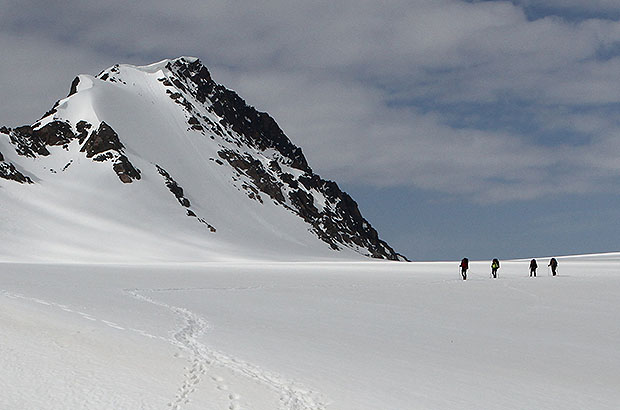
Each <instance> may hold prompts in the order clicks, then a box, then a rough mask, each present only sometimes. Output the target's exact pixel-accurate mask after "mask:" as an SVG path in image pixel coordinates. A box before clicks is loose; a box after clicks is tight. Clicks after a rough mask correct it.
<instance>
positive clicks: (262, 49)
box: [0, 0, 620, 202]
mask: <svg viewBox="0 0 620 410" xmlns="http://www.w3.org/2000/svg"><path fill="white" fill-rule="evenodd" d="M533 3H534V2H530V1H526V0H523V1H513V2H509V1H480V2H470V1H458V0H432V1H431V0H413V1H402V0H387V1H382V2H378V1H368V0H356V1H351V0H341V1H338V2H331V1H321V0H319V1H316V2H303V1H283V0H273V1H251V2H250V1H235V2H231V1H213V0H209V1H196V0H189V1H183V2H177V3H170V2H164V1H161V0H154V1H150V2H132V3H127V2H122V1H118V0H112V1H108V2H91V1H65V2H62V3H59V4H56V5H55V6H54V7H50V6H49V2H43V1H36V0H30V1H23V2H19V3H10V2H9V3H5V4H2V10H3V13H2V15H0V34H1V35H2V37H1V39H0V45H2V50H3V51H4V56H5V58H3V59H2V60H1V61H0V69H2V72H3V74H4V75H5V76H6V77H9V78H12V79H14V81H10V82H6V83H5V84H3V85H2V88H1V89H0V91H1V93H2V96H3V98H4V99H7V98H8V99H9V100H10V101H11V102H12V103H11V104H10V106H6V107H3V109H2V110H1V111H0V123H2V124H8V125H18V124H19V123H22V122H31V121H34V119H36V118H35V117H37V118H38V116H40V115H41V114H42V113H43V112H45V111H46V110H47V109H48V108H49V105H51V104H52V103H53V101H54V100H55V99H57V98H60V97H62V96H64V95H65V94H66V90H67V88H68V86H69V84H70V81H71V79H72V78H73V76H75V75H76V74H78V73H81V72H87V73H93V74H96V73H97V72H98V71H100V70H101V69H103V68H105V67H107V66H109V65H112V64H114V63H117V62H128V63H132V64H146V63H150V62H153V61H156V60H158V59H161V58H166V57H176V56H179V55H196V56H198V57H200V58H201V59H202V60H203V62H205V64H206V65H207V66H208V67H209V68H210V69H211V71H212V72H213V74H214V77H215V79H216V80H217V81H219V82H221V83H223V84H225V85H227V86H228V87H230V88H234V89H236V90H237V91H238V92H239V93H240V94H241V96H242V97H244V98H246V99H247V100H248V102H249V103H250V104H252V105H255V106H256V107H258V108H259V109H261V110H265V111H268V112H269V113H270V114H272V115H273V116H274V117H275V118H276V120H277V121H278V123H280V124H281V126H282V127H283V128H284V130H285V132H286V133H287V134H288V135H289V136H290V137H291V139H292V140H293V141H294V142H295V143H297V144H298V145H301V146H302V147H303V148H304V151H305V153H306V155H307V156H308V157H309V161H310V163H311V164H313V166H314V167H315V169H316V170H317V171H318V172H319V173H321V174H322V175H324V176H326V177H328V178H333V179H336V180H339V181H345V182H347V183H354V184H370V185H373V186H379V187H381V186H395V187H399V186H400V187H405V188H414V189H423V190H434V191H438V192H443V193H447V194H450V195H455V196H458V197H465V198H470V199H472V200H474V201H481V202H497V201H508V200H514V199H521V200H529V199H535V198H540V197H542V196H547V195H562V194H588V193H595V192H608V193H617V192H618V187H619V186H620V184H619V183H620V178H619V176H620V173H619V171H620V169H619V168H620V161H618V156H619V154H620V142H618V140H619V138H618V135H619V133H620V124H619V122H620V121H619V119H618V115H617V112H618V107H620V23H619V22H618V21H617V19H614V18H613V13H614V12H620V6H617V5H616V4H615V2H611V1H605V0H599V1H591V2H582V1H577V0H572V1H568V2H566V1H562V2H560V1H557V2H556V1H551V2H547V3H546V7H547V9H548V10H552V12H547V13H545V14H544V15H541V16H540V18H532V15H531V13H530V12H528V8H529V7H533V6H534V5H533ZM554 10H555V11H554ZM564 12H567V13H568V12H570V13H571V14H570V16H568V15H564V14H563V13H564ZM580 12H583V13H586V14H584V18H582V19H575V15H576V13H580ZM587 13H590V14H587ZM606 13H610V16H612V17H609V18H606V17H605V15H606ZM591 15H596V16H597V17H595V18H592V17H589V16H591ZM569 17H570V18H569ZM16 121H17V122H16Z"/></svg>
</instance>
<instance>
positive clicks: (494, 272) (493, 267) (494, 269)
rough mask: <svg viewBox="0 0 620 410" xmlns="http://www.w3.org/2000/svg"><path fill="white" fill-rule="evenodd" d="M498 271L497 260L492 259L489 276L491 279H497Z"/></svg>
mask: <svg viewBox="0 0 620 410" xmlns="http://www.w3.org/2000/svg"><path fill="white" fill-rule="evenodd" d="M498 269H499V260H497V259H493V261H492V262H491V275H493V279H497V270H498Z"/></svg>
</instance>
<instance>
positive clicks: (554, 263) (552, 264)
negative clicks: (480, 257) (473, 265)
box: [459, 258, 558, 280]
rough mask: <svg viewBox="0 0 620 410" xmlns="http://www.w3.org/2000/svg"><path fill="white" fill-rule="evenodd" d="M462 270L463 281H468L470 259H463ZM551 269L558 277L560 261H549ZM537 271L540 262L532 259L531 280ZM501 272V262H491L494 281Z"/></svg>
mask: <svg viewBox="0 0 620 410" xmlns="http://www.w3.org/2000/svg"><path fill="white" fill-rule="evenodd" d="M459 266H460V268H461V276H462V277H463V280H467V270H468V269H469V259H467V258H463V259H462V260H461V264H460V265H459ZM547 266H550V267H551V274H552V275H553V276H555V275H557V272H558V261H557V260H556V259H555V258H551V260H550V261H549V265H547ZM536 269H538V262H536V259H532V260H531V261H530V278H531V277H536ZM498 270H499V260H498V259H493V260H492V261H491V276H492V277H493V279H497V271H498Z"/></svg>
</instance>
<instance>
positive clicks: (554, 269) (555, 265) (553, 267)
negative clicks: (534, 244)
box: [547, 258, 558, 276]
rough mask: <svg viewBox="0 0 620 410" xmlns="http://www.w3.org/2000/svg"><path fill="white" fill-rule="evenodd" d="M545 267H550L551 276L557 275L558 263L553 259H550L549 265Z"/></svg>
mask: <svg viewBox="0 0 620 410" xmlns="http://www.w3.org/2000/svg"><path fill="white" fill-rule="evenodd" d="M547 266H551V274H552V275H553V276H555V275H557V269H558V261H557V260H555V258H551V260H550V261H549V265H547Z"/></svg>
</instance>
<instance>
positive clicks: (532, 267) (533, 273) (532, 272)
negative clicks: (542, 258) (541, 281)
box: [530, 259, 538, 278]
mask: <svg viewBox="0 0 620 410" xmlns="http://www.w3.org/2000/svg"><path fill="white" fill-rule="evenodd" d="M537 268H538V263H536V259H532V261H531V262H530V278H531V277H532V276H534V277H536V269H537Z"/></svg>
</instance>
